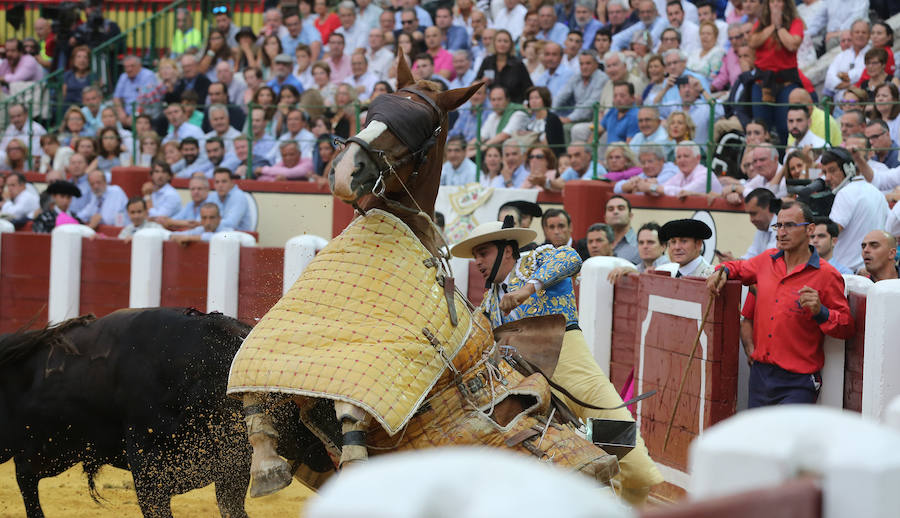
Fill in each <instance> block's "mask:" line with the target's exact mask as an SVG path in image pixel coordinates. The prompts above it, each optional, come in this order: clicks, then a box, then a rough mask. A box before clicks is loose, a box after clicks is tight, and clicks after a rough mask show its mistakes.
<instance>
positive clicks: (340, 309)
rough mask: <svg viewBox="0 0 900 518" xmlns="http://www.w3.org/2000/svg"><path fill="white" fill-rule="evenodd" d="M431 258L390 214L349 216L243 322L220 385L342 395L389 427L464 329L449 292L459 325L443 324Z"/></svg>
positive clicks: (467, 318)
mask: <svg viewBox="0 0 900 518" xmlns="http://www.w3.org/2000/svg"><path fill="white" fill-rule="evenodd" d="M401 251H402V252H401ZM431 259H432V254H431V253H430V252H428V250H427V249H426V248H425V247H424V246H423V245H422V243H421V242H420V241H419V239H418V238H417V237H416V236H415V234H413V232H412V230H410V229H409V227H407V226H406V224H404V223H403V222H402V221H401V220H400V219H398V218H397V217H396V216H394V215H392V214H389V213H387V212H384V211H380V210H371V211H369V212H368V213H367V214H366V215H365V216H364V217H360V218H357V219H356V220H354V221H353V222H352V223H351V224H350V225H349V226H348V227H347V228H346V229H345V230H344V232H342V233H341V235H339V236H338V237H336V238H335V239H334V240H332V241H331V242H330V243H329V244H328V245H327V246H326V247H325V248H324V249H322V250H321V251H320V252H319V253H318V254H317V255H316V258H315V259H314V260H313V261H312V262H311V263H310V264H309V266H307V268H306V270H305V271H304V272H303V274H302V275H301V276H300V278H299V279H298V280H297V282H296V283H295V284H294V286H293V287H291V289H290V290H289V291H288V292H287V293H286V294H285V295H284V296H283V297H282V298H281V300H279V301H278V303H277V304H275V306H274V307H272V309H271V310H269V312H268V313H267V314H266V315H265V316H264V317H263V319H262V320H261V321H260V322H259V323H258V324H257V325H256V327H255V328H253V331H252V332H251V333H250V335H249V336H248V337H247V339H246V340H245V341H244V344H243V345H242V346H241V349H240V351H238V354H237V355H236V356H235V358H234V362H233V363H232V366H231V372H230V374H229V379H228V393H229V394H235V395H236V394H240V393H243V392H278V393H285V394H294V395H301V396H308V397H316V398H327V399H333V400H338V401H346V402H349V403H352V404H354V405H357V406H359V407H361V408H363V409H365V410H366V411H367V412H368V413H369V414H371V415H372V416H373V417H374V418H375V419H376V420H377V421H378V422H379V423H380V424H381V425H382V426H383V427H384V429H385V431H387V433H388V434H390V435H393V434H395V433H396V432H397V431H399V430H400V429H402V428H403V427H404V426H405V424H406V423H407V422H408V421H409V419H410V418H411V417H412V415H413V414H414V413H415V411H416V409H417V408H418V407H419V406H420V404H421V403H422V401H423V400H424V399H425V396H426V395H427V394H428V393H429V391H430V390H431V389H432V387H434V385H435V383H436V382H437V381H438V378H439V377H440V376H441V374H442V373H443V371H444V370H445V369H446V368H447V363H446V362H447V359H453V358H454V356H456V354H457V352H459V350H460V348H461V347H462V346H463V344H464V343H465V342H466V340H467V339H468V338H469V335H470V333H471V332H472V325H473V317H472V314H471V313H470V311H469V308H468V306H467V304H466V302H465V301H464V300H463V298H462V296H461V295H460V294H459V293H456V294H455V298H454V303H455V306H456V314H457V315H458V316H459V323H458V325H456V326H455V327H454V326H453V325H452V324H451V322H450V319H449V318H448V308H447V299H446V297H445V295H444V289H443V288H442V287H441V285H440V284H439V283H438V282H437V276H438V275H439V274H441V273H442V272H441V271H439V269H440V268H441V266H439V265H437V261H432V260H431ZM425 330H427V332H428V333H429V334H431V335H433V337H434V338H433V339H431V338H429V337H428V336H427V335H426V332H425Z"/></svg>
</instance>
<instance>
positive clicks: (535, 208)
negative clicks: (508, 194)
mask: <svg viewBox="0 0 900 518" xmlns="http://www.w3.org/2000/svg"><path fill="white" fill-rule="evenodd" d="M506 207H515V208H516V209H518V211H519V212H521V213H522V214H525V215H526V216H531V217H532V218H539V217H541V216H543V215H544V211H542V210H541V206H540V205H538V204H537V203H534V202H530V201H525V200H513V201H508V202H506V203H504V204H503V205H501V206H500V210H503V209H505V208H506Z"/></svg>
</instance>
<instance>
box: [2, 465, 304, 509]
mask: <svg viewBox="0 0 900 518" xmlns="http://www.w3.org/2000/svg"><path fill="white" fill-rule="evenodd" d="M96 481H97V488H98V489H99V490H100V495H101V496H102V497H103V498H105V499H106V500H105V501H103V503H102V504H100V505H98V504H96V503H95V502H94V501H93V500H91V497H90V495H89V494H88V487H87V477H86V476H85V475H84V472H83V471H82V470H81V465H80V464H78V465H76V466H73V467H72V468H71V469H69V470H68V471H66V472H65V473H63V474H61V475H59V476H58V477H54V478H45V479H43V480H42V481H41V483H40V487H39V490H40V498H41V506H42V507H43V509H44V514H46V515H47V516H48V517H50V518H76V517H77V518H81V517H84V518H87V517H91V518H95V517H96V518H105V517H109V518H114V517H115V518H128V517H140V516H141V511H140V508H139V507H138V504H137V496H136V495H135V493H134V485H133V483H132V480H131V473H129V472H127V471H123V470H120V469H116V468H113V467H110V466H106V467H104V468H103V469H102V470H101V471H100V474H99V475H98V476H97V479H96ZM311 494H312V493H311V492H310V491H309V490H308V489H306V488H305V487H303V485H302V484H300V483H299V482H296V481H294V483H292V484H291V485H290V486H289V487H287V488H286V489H284V490H282V491H280V492H278V493H276V494H274V495H271V496H267V497H264V498H250V497H249V496H248V497H247V503H246V509H247V514H249V515H250V516H257V517H269V516H279V517H281V516H284V517H297V516H300V510H301V509H302V507H303V503H304V502H305V501H306V499H307V498H308V497H309V496H310V495H311ZM172 514H174V515H175V517H176V518H181V517H184V518H188V517H191V518H193V517H217V516H219V510H218V507H216V497H215V493H214V490H213V486H212V485H209V486H206V487H204V488H202V489H196V490H194V491H191V492H189V493H186V494H183V495H179V496H176V497H174V498H173V499H172ZM23 516H25V507H24V505H23V504H22V496H21V495H20V494H19V486H18V485H17V484H16V473H15V466H14V465H13V462H12V461H9V462H7V463H5V464H0V518H21V517H23Z"/></svg>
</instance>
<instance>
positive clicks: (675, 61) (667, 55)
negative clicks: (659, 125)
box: [660, 49, 709, 116]
mask: <svg viewBox="0 0 900 518" xmlns="http://www.w3.org/2000/svg"><path fill="white" fill-rule="evenodd" d="M663 63H664V64H665V67H666V85H667V86H666V88H667V90H666V93H665V95H663V98H662V105H663V107H662V108H660V113H662V114H663V116H667V115H668V112H666V108H667V107H668V108H669V109H672V107H673V106H677V105H679V104H681V94H680V93H679V92H678V86H676V85H675V81H676V80H678V78H679V77H681V76H683V75H689V76H691V77H696V78H697V80H698V81H700V84H701V85H702V86H703V89H704V90H705V91H706V92H709V79H707V78H705V77H703V76H702V75H700V74H698V73H696V72H693V71H690V70H687V54H685V53H684V52H682V51H681V50H678V49H669V50H667V51H665V52H664V53H663Z"/></svg>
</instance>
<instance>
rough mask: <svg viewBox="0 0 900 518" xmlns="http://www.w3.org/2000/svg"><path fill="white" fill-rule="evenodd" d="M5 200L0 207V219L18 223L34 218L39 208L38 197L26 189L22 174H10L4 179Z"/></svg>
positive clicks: (26, 183) (26, 184) (26, 182)
mask: <svg viewBox="0 0 900 518" xmlns="http://www.w3.org/2000/svg"><path fill="white" fill-rule="evenodd" d="M6 193H7V198H6V200H5V201H4V202H3V206H2V207H0V217H2V218H5V219H8V220H11V221H13V222H20V221H24V220H28V219H31V218H32V217H34V214H35V212H37V210H38V209H40V208H41V201H40V197H39V196H38V195H37V193H36V192H34V191H33V190H31V189H29V188H28V181H26V180H25V175H23V174H22V173H11V174H10V175H9V176H8V177H7V178H6Z"/></svg>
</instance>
